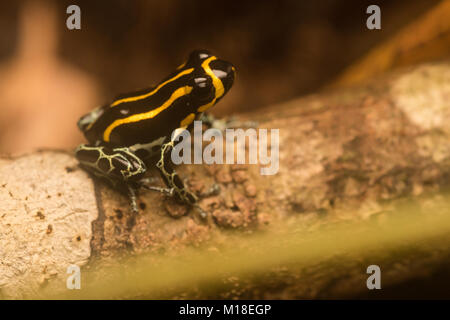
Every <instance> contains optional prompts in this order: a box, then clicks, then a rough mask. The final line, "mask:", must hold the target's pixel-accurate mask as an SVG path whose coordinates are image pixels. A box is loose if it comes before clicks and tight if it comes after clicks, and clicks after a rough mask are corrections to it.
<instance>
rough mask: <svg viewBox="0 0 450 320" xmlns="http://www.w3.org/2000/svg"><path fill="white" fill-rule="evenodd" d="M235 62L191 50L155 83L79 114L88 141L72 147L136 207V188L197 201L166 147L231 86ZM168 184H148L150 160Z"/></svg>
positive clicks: (83, 163)
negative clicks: (152, 160)
mask: <svg viewBox="0 0 450 320" xmlns="http://www.w3.org/2000/svg"><path fill="white" fill-rule="evenodd" d="M234 77H235V69H234V67H233V65H232V64H231V63H229V62H227V61H224V60H221V59H219V58H217V57H216V56H214V55H212V54H211V53H210V52H208V51H206V50H196V51H193V52H192V53H191V54H190V55H189V58H188V60H187V61H186V62H185V63H184V64H182V65H181V66H179V67H178V68H177V70H176V71H175V72H174V73H172V74H171V75H169V76H168V77H167V78H165V79H164V80H163V81H162V82H161V83H160V84H158V85H157V86H155V87H151V88H147V89H143V90H139V91H136V92H132V93H128V94H122V95H119V96H118V97H116V98H115V99H114V100H113V101H112V102H111V103H109V104H107V105H104V106H102V107H100V108H97V109H95V110H93V111H91V112H90V113H88V114H86V115H84V116H83V117H81V119H80V120H79V121H78V127H79V128H80V130H81V131H82V132H83V133H84V135H85V137H86V138H87V140H88V141H89V144H82V145H80V146H78V148H77V149H76V151H75V153H76V157H77V159H78V160H79V162H80V164H81V166H82V167H83V168H85V169H86V170H88V171H89V172H91V173H93V174H94V175H96V176H99V177H102V178H106V179H107V180H108V181H109V182H111V184H112V185H114V186H116V187H125V189H126V190H127V191H128V193H129V196H130V199H131V206H132V209H133V211H135V212H137V205H136V191H137V190H138V189H139V188H140V187H145V188H147V189H151V190H155V191H159V192H163V193H166V194H169V195H173V196H174V197H175V198H176V199H177V200H179V201H181V202H184V203H186V204H190V205H195V204H196V202H197V197H196V196H195V195H194V194H193V193H191V192H190V191H189V190H187V188H186V187H185V186H184V183H183V182H182V180H181V179H180V177H179V176H178V174H177V173H176V172H175V170H174V169H173V168H172V164H171V162H170V161H171V159H170V152H171V151H172V149H173V146H174V142H173V140H171V135H172V132H173V131H174V130H175V129H178V128H183V129H188V130H189V129H190V127H191V124H192V123H193V121H194V120H195V119H200V118H201V117H203V116H204V112H205V111H206V110H208V109H209V108H210V107H212V106H213V105H215V104H216V103H217V102H218V101H219V100H220V99H222V97H223V96H224V95H225V94H226V93H227V92H228V91H229V90H230V88H231V86H232V85H233V82H234ZM155 157H159V159H158V160H157V162H156V167H157V168H158V169H159V171H160V173H161V176H162V178H163V180H164V182H165V184H166V185H167V188H159V187H155V186H149V185H148V184H146V183H145V181H146V180H145V178H144V175H145V172H146V171H147V165H149V164H151V163H152V162H151V161H150V160H151V159H153V158H155Z"/></svg>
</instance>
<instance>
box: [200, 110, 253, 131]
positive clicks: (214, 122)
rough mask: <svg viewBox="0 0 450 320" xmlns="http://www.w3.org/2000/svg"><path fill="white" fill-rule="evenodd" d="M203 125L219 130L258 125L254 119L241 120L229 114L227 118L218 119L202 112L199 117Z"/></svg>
mask: <svg viewBox="0 0 450 320" xmlns="http://www.w3.org/2000/svg"><path fill="white" fill-rule="evenodd" d="M199 120H200V121H202V122H203V123H204V124H205V125H207V126H208V127H209V128H214V129H218V130H220V131H225V129H227V128H230V129H232V128H256V127H258V122H256V121H241V120H238V119H237V118H236V117H235V116H231V117H230V118H229V119H218V118H216V117H214V116H213V115H212V114H209V113H203V114H202V115H201V116H200V118H199Z"/></svg>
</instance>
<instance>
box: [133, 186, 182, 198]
mask: <svg viewBox="0 0 450 320" xmlns="http://www.w3.org/2000/svg"><path fill="white" fill-rule="evenodd" d="M141 187H143V188H144V189H147V190H151V191H156V192H160V193H162V194H165V195H167V196H169V197H173V193H174V188H171V189H169V188H161V187H155V186H150V185H148V184H141Z"/></svg>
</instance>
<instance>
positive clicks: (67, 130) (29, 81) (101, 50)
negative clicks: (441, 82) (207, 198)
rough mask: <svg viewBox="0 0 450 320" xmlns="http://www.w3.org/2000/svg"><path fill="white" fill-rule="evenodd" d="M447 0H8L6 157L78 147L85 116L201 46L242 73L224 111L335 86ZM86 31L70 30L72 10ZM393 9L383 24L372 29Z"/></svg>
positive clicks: (3, 69)
mask: <svg viewBox="0 0 450 320" xmlns="http://www.w3.org/2000/svg"><path fill="white" fill-rule="evenodd" d="M438 3H439V1H438V0H436V1H434V0H410V1H392V0H391V1H388V0H384V1H362V0H348V1H338V0H321V1H300V0H291V1H288V0H285V1H257V0H249V1H212V0H209V1H182V0H165V1H144V0H139V1H126V0H115V1H92V0H91V1H88V0H83V1H56V0H53V1H51V0H47V1H44V0H42V1H38V0H34V1H33V0H28V1H14V2H12V1H8V2H6V1H2V2H1V3H0V110H1V111H2V112H1V113H0V153H22V152H29V151H31V150H33V149H36V148H38V147H55V148H56V147H57V148H64V149H70V148H73V147H74V146H75V145H76V144H77V143H80V142H82V141H83V137H82V135H81V134H80V133H79V132H78V129H77V127H76V121H77V119H78V118H79V117H80V116H81V115H82V114H84V113H85V112H87V111H89V110H90V109H92V108H93V107H95V106H96V105H98V104H102V103H104V102H106V101H109V100H110V99H111V98H112V97H113V96H115V95H116V94H118V93H123V92H127V91H131V90H134V89H137V88H142V87H146V86H150V85H152V84H155V83H157V82H158V81H159V80H161V79H162V78H163V77H164V76H166V75H167V74H169V73H170V72H172V71H173V70H174V68H175V67H176V66H178V65H179V64H180V63H182V62H183V61H184V59H185V58H186V56H187V54H188V53H189V52H190V51H191V50H192V49H194V48H205V49H209V50H211V51H212V52H213V53H215V54H216V55H218V56H220V57H222V58H223V59H226V60H229V61H231V62H232V63H233V64H234V65H235V66H236V68H237V71H238V77H237V82H236V83H235V86H234V88H233V89H232V90H231V92H230V93H229V94H228V95H227V97H226V99H224V100H223V101H222V102H221V103H219V104H218V105H217V106H216V107H215V108H214V113H215V114H216V115H219V116H225V115H230V114H233V113H239V112H245V111H249V110H255V109H258V108H262V107H264V106H267V105H270V104H273V103H277V102H282V101H285V100H289V99H292V98H294V97H298V96H300V95H304V94H308V93H312V92H315V91H317V90H319V89H321V88H322V87H323V86H326V85H327V84H329V83H331V82H332V81H333V80H334V79H335V78H336V77H337V76H338V75H339V74H340V73H341V72H342V71H343V70H344V69H345V68H346V67H348V66H349V65H351V64H352V63H353V62H354V61H356V60H358V59H359V58H360V57H363V56H364V55H365V54H366V53H368V52H369V51H370V50H371V48H373V47H375V46H376V45H377V44H379V43H383V41H386V40H387V39H389V38H390V37H392V36H393V35H394V34H395V33H396V32H397V31H398V30H400V29H401V28H402V27H404V26H405V25H407V24H409V23H411V22H412V21H414V20H415V19H417V18H418V17H420V16H421V15H422V14H423V13H424V12H426V11H427V10H429V9H430V8H432V7H433V6H435V5H436V4H438ZM71 4H77V5H78V6H79V7H80V8H81V30H73V31H71V30H68V29H67V28H66V19H67V17H68V14H66V8H67V6H69V5H71ZM370 4H377V5H379V6H380V7H381V14H382V29H381V30H368V29H367V28H366V19H367V17H368V15H367V14H366V8H367V6H368V5H370Z"/></svg>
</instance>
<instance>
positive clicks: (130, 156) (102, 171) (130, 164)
mask: <svg viewBox="0 0 450 320" xmlns="http://www.w3.org/2000/svg"><path fill="white" fill-rule="evenodd" d="M75 156H76V158H77V159H78V161H79V162H80V164H81V166H82V167H83V168H85V169H86V170H88V171H89V172H91V173H92V174H94V175H95V176H97V177H100V178H104V179H106V180H108V181H109V182H110V183H111V184H112V185H113V186H114V187H119V188H125V189H126V190H127V191H128V195H129V198H130V203H131V208H132V210H133V212H137V211H138V209H137V205H136V190H137V189H138V188H139V186H140V181H141V180H142V178H143V176H144V174H145V172H146V171H147V168H146V166H145V164H144V162H143V161H142V160H141V159H140V158H139V157H137V156H136V155H135V154H134V153H133V152H132V151H130V149H129V148H126V147H121V148H112V147H109V146H93V145H85V144H82V145H80V146H78V148H77V149H76V150H75Z"/></svg>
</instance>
